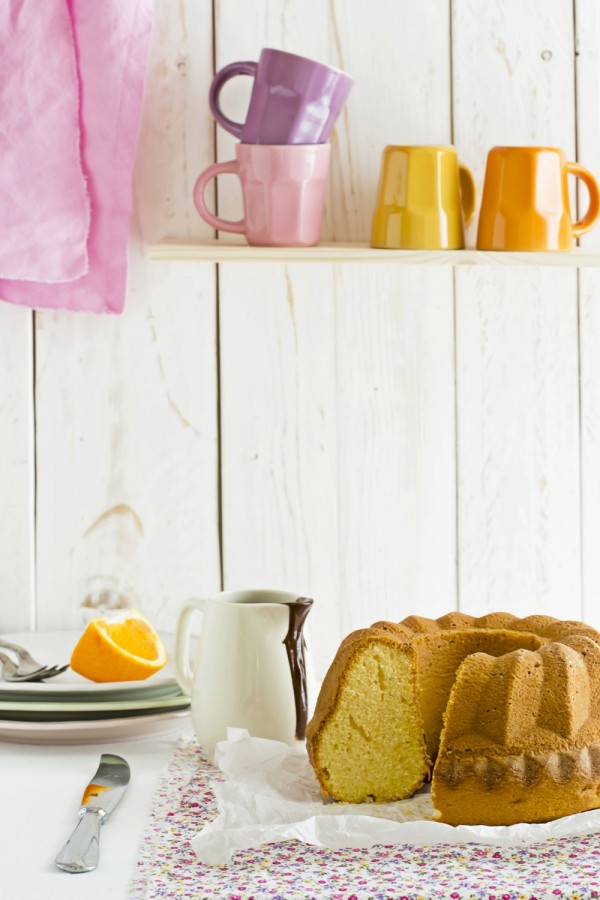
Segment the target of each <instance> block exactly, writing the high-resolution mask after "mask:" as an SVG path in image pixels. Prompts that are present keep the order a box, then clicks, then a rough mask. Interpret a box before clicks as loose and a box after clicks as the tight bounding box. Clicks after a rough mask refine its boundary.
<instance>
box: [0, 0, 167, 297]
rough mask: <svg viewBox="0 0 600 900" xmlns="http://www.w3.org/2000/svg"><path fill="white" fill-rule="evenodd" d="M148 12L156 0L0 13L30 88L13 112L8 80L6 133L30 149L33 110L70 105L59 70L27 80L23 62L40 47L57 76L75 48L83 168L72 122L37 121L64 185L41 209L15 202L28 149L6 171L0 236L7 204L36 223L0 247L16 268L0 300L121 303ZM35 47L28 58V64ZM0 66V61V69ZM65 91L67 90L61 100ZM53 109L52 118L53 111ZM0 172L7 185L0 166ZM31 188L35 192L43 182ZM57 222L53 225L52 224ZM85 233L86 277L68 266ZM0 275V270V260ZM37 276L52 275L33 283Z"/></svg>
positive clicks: (80, 2)
mask: <svg viewBox="0 0 600 900" xmlns="http://www.w3.org/2000/svg"><path fill="white" fill-rule="evenodd" d="M4 2H6V0H4ZM0 6H2V4H0ZM32 8H34V12H35V17H34V13H33V12H32V11H31V9H32ZM61 8H62V9H61ZM42 11H43V14H42ZM152 11H153V0H102V2H95V0H94V2H90V0H43V2H42V3H40V2H39V0H8V5H7V10H6V11H4V10H3V12H2V13H1V14H0V45H3V46H5V45H6V38H7V36H8V34H10V35H11V37H12V41H11V48H12V50H11V53H12V56H13V58H14V59H16V60H17V59H20V60H21V63H20V64H21V66H22V68H21V73H22V77H23V80H24V81H26V82H27V83H28V85H29V87H28V90H27V91H26V92H24V91H23V92H21V94H20V97H21V101H20V102H21V103H23V102H24V101H26V115H23V116H22V117H21V118H20V119H18V117H17V115H16V111H15V108H16V106H17V105H18V103H19V99H18V98H19V91H18V86H19V81H18V79H14V78H13V79H12V84H13V87H14V88H15V89H14V90H13V92H12V93H11V94H9V95H8V99H9V100H10V103H9V111H10V116H9V121H10V122H11V123H12V122H14V121H17V129H16V133H15V134H12V135H11V134H10V133H8V135H7V136H8V139H9V140H10V141H11V142H14V141H15V140H17V139H18V140H19V141H20V142H21V143H22V145H23V146H24V147H27V148H28V149H29V148H30V147H32V145H34V144H35V141H34V139H33V137H32V136H35V138H36V139H37V137H38V133H39V132H40V128H39V120H38V118H37V116H36V109H37V107H38V105H41V106H44V105H48V106H52V105H53V102H54V104H55V105H59V106H61V107H64V109H61V111H60V112H61V115H62V116H66V112H65V111H66V110H67V109H71V110H72V107H73V103H72V96H73V85H72V80H69V78H68V77H66V78H62V79H60V80H56V78H55V77H54V74H52V78H51V76H50V74H48V72H47V71H46V68H45V67H44V75H43V77H39V75H38V77H37V78H35V79H34V78H33V76H31V77H30V74H29V71H30V66H31V69H35V68H36V67H37V66H38V64H39V57H41V59H42V62H44V58H45V56H44V55H45V54H47V56H48V57H52V59H53V60H54V65H53V66H52V68H51V72H52V73H54V72H56V71H58V69H59V68H60V67H61V66H62V69H61V71H62V73H63V75H66V73H67V65H68V59H69V54H70V58H71V59H72V53H73V51H72V48H73V46H74V49H75V59H76V71H77V90H78V94H79V99H80V109H79V121H78V129H77V131H76V132H75V133H77V132H78V135H79V148H78V150H79V152H80V153H81V166H80V165H79V163H78V160H77V158H76V155H77V154H74V153H73V128H68V127H66V125H65V127H64V128H58V129H57V130H54V129H44V130H43V132H42V134H41V138H42V139H43V138H45V140H46V142H47V144H48V145H51V154H50V155H51V158H52V159H53V161H54V167H53V169H52V178H56V179H58V178H60V179H62V182H61V183H63V184H64V185H65V188H64V190H62V191H59V190H56V189H55V185H54V183H53V185H52V191H51V193H50V194H48V195H47V196H45V197H44V206H41V203H40V199H39V196H38V197H37V202H36V203H33V202H26V203H23V201H22V200H21V199H20V198H22V197H30V196H31V195H30V193H29V191H28V187H27V185H28V179H29V178H30V177H31V171H30V170H31V167H32V163H31V162H30V159H29V155H26V156H25V159H26V160H27V163H26V164H25V165H22V166H21V168H20V170H18V171H15V173H14V181H13V184H12V187H11V188H10V193H9V194H8V195H7V194H6V193H4V192H2V193H0V243H3V242H4V235H5V233H8V223H9V222H10V221H11V206H14V204H15V202H18V203H19V204H20V208H21V210H22V219H23V221H21V222H20V223H19V230H20V231H21V233H26V231H27V228H26V220H29V224H30V225H31V226H32V227H33V226H34V225H36V224H38V223H39V220H40V219H42V220H43V221H42V223H41V225H39V227H38V232H37V237H36V244H35V246H34V245H33V244H32V245H31V246H28V247H27V255H25V254H24V253H23V251H22V246H15V242H14V241H12V244H13V252H12V253H11V252H10V251H8V253H7V254H5V253H4V252H2V255H1V256H0V259H3V258H4V256H8V257H9V258H10V259H11V260H12V267H13V269H12V270H13V271H14V272H16V271H17V266H19V267H20V269H19V274H18V276H17V277H18V278H19V279H20V280H10V281H9V280H4V281H0V298H1V299H3V300H7V301H8V302H9V303H16V304H21V305H23V306H29V307H34V308H37V309H41V308H53V309H71V310H83V311H88V312H95V313H102V312H113V313H118V312H121V311H122V309H123V306H124V303H125V292H126V282H127V240H128V232H129V217H130V213H131V202H132V201H131V173H132V169H133V162H134V158H135V149H136V144H137V134H138V128H139V120H140V113H141V105H142V94H143V85H144V74H145V68H146V60H147V54H148V48H149V43H150V31H151V22H152ZM64 12H66V13H67V15H66V16H65V15H63V13H64ZM50 21H51V23H52V29H51V30H49V23H50ZM19 47H20V50H19V49H18V48H19ZM69 47H70V48H71V49H70V50H69ZM36 54H37V56H36ZM34 56H36V59H35V65H32V64H31V60H32V59H33V57H34ZM27 59H29V60H30V62H27ZM3 62H4V60H3ZM2 68H3V67H2ZM3 74H4V73H3V71H2V69H0V76H2V75H3ZM15 86H16V87H15ZM32 97H35V99H36V102H35V103H32V99H31V98H32ZM67 97H71V103H70V104H69V102H68V101H67V100H66V99H65V98H67ZM57 98H59V100H60V102H58V101H57ZM52 114H53V115H58V111H54V112H53V113H52ZM4 115H5V109H4V108H3V110H2V116H3V117H4ZM65 122H66V118H65ZM67 124H68V123H67ZM3 126H4V122H2V121H0V130H1V131H4V128H3ZM5 134H6V132H5ZM39 149H40V148H39V147H38V146H37V144H36V145H35V150H36V154H37V155H36V156H35V157H33V158H34V159H36V160H37V161H38V163H39V161H40V158H41V154H40V152H39ZM3 168H4V166H3ZM81 169H83V174H84V176H85V181H86V183H87V190H88V193H89V202H90V205H91V220H90V221H89V231H88V219H87V209H86V202H85V199H86V198H85V192H84V193H83V201H84V202H83V203H82V194H81ZM36 171H37V170H36ZM49 176H50V173H49ZM0 180H2V181H3V182H4V174H3V173H2V172H0ZM43 180H44V179H41V181H43ZM40 192H43V185H41V186H40ZM76 201H77V202H78V203H79V205H78V206H77V205H76ZM61 203H62V207H61ZM46 204H47V206H46ZM50 210H52V216H53V217H51V216H50V212H49V211H50ZM57 211H60V212H61V214H60V215H58V213H57ZM56 216H58V218H56ZM55 222H56V223H57V224H52V223H55ZM61 226H62V227H61ZM75 235H77V239H75V237H74V236H75ZM82 235H83V236H84V237H85V236H86V235H87V257H88V268H87V271H86V269H85V259H84V267H83V270H82V271H83V274H82V271H79V272H73V267H76V266H77V265H79V266H81V264H82V254H81V246H79V250H77V249H76V245H77V243H78V242H79V245H81V238H82ZM38 251H39V253H40V258H39V260H38V257H37V255H36V254H37V252H38ZM55 257H58V261H57V259H56V258H55ZM58 265H63V266H64V268H63V269H61V272H62V276H61V274H60V273H58V277H57V272H56V268H57V266H58ZM51 268H52V277H49V276H48V274H47V273H48V272H49V271H50V270H51ZM65 273H67V274H65ZM0 276H4V277H5V271H4V268H3V267H2V266H0ZM43 281H47V282H54V283H47V284H44V283H41V282H43ZM57 282H63V283H57Z"/></svg>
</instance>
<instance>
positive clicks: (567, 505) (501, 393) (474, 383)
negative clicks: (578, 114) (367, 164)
mask: <svg viewBox="0 0 600 900" xmlns="http://www.w3.org/2000/svg"><path fill="white" fill-rule="evenodd" d="M452 34H453V72H454V139H455V142H456V144H457V146H458V148H459V151H460V153H461V155H462V157H463V159H464V160H465V162H466V163H467V164H468V165H470V166H471V168H472V169H473V172H474V174H475V176H476V179H477V183H478V186H479V187H481V185H482V182H483V173H484V169H485V161H486V154H487V150H488V149H489V148H490V147H492V146H494V145H497V144H540V145H550V146H562V147H564V148H565V151H566V152H567V154H568V156H569V157H570V158H571V159H573V158H574V153H575V116H574V97H575V91H574V55H573V48H574V44H573V7H572V3H571V0H554V2H553V3H552V4H544V5H542V6H540V4H537V3H533V2H525V3H523V2H519V0H516V2H512V0H510V2H504V3H493V4H489V3H486V4H481V3H478V2H475V0H454V3H453V25H452ZM456 346H457V369H456V383H457V433H458V441H457V449H458V473H459V481H458V506H459V515H458V560H459V599H460V607H461V609H462V610H464V611H465V612H474V613H483V612H485V611H488V610H492V609H498V608H504V609H508V610H510V611H511V612H515V613H521V614H523V613H525V612H526V611H536V612H542V611H543V612H547V613H549V614H551V615H555V616H559V617H561V616H563V617H564V616H565V615H568V616H570V617H573V618H576V617H577V615H579V614H580V612H581V601H580V596H581V593H580V592H581V571H580V530H579V525H580V522H579V509H580V495H579V408H578V403H579V396H578V352H577V280H576V272H575V270H574V269H573V270H546V269H535V268H531V269H516V268H512V269H511V268H507V269H504V268H503V269H496V268H489V269H487V268H486V269H481V270H479V269H477V270H476V269H470V270H456Z"/></svg>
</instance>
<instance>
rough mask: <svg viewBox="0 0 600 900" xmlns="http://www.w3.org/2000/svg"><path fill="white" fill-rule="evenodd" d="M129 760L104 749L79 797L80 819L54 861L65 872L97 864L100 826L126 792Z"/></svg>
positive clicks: (84, 868)
mask: <svg viewBox="0 0 600 900" xmlns="http://www.w3.org/2000/svg"><path fill="white" fill-rule="evenodd" d="M129 776H130V770H129V764H128V763H127V762H126V761H125V760H124V759H123V758H122V757H121V756H114V755H113V754H112V753H103V754H102V756H101V757H100V765H99V766H98V771H97V772H96V774H95V775H94V777H93V778H92V780H91V781H90V783H89V784H88V786H87V787H86V789H85V791H84V792H83V797H82V798H81V809H80V810H79V822H78V823H77V826H76V828H75V830H74V832H73V834H72V835H71V837H70V838H69V840H68V841H67V843H66V844H65V846H64V847H63V848H62V850H61V851H60V853H59V854H58V856H57V857H56V859H55V860H54V862H55V863H56V865H57V866H58V868H59V869H63V871H65V872H72V873H77V872H91V871H92V870H93V869H95V868H96V866H97V865H98V859H99V850H100V847H99V844H100V827H101V826H102V825H103V824H104V823H105V822H106V820H107V819H108V817H109V815H110V814H111V812H112V811H113V809H114V808H115V806H116V805H117V803H118V802H119V800H120V799H121V797H122V796H123V794H124V793H125V790H126V788H127V785H128V784H129Z"/></svg>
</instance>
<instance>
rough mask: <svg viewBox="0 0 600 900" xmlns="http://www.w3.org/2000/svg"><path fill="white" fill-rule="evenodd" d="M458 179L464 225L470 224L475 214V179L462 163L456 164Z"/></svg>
mask: <svg viewBox="0 0 600 900" xmlns="http://www.w3.org/2000/svg"><path fill="white" fill-rule="evenodd" d="M458 180H459V183H460V202H461V203H462V208H463V213H464V216H465V225H470V224H471V222H472V221H473V216H474V215H475V198H476V195H477V192H476V189H475V179H474V178H473V173H472V172H471V170H470V169H467V167H466V166H463V164H462V163H459V164H458Z"/></svg>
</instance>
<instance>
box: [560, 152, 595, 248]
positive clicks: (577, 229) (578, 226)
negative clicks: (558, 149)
mask: <svg viewBox="0 0 600 900" xmlns="http://www.w3.org/2000/svg"><path fill="white" fill-rule="evenodd" d="M567 172H568V173H569V174H570V175H575V177H576V178H581V180H582V181H583V183H584V184H585V186H586V188H587V189H588V193H589V195H590V203H589V206H588V210H587V212H586V214H585V216H584V217H583V219H580V220H579V222H573V235H574V237H581V235H582V234H585V233H586V232H588V231H589V230H590V228H591V227H592V225H593V224H594V222H595V221H596V219H597V218H598V213H600V191H599V190H598V182H597V181H596V179H595V178H594V176H593V175H592V173H591V172H590V170H589V169H584V167H583V166H580V165H579V163H573V162H568V163H567Z"/></svg>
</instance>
